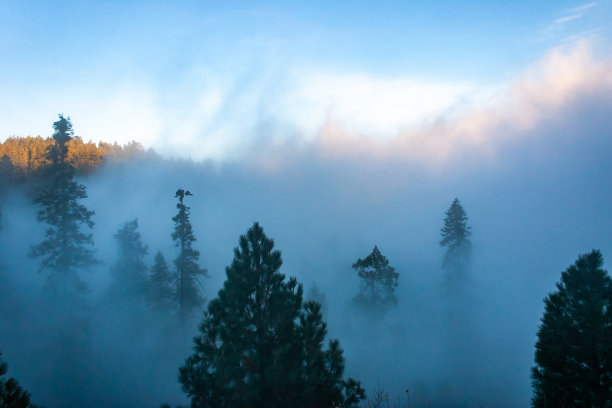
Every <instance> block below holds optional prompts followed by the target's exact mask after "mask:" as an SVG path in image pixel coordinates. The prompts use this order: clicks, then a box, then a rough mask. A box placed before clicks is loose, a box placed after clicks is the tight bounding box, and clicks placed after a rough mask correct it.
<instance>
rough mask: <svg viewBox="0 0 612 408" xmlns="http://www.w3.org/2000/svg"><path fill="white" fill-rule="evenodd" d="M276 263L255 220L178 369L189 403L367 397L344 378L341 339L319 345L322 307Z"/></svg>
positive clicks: (343, 401) (309, 406)
mask: <svg viewBox="0 0 612 408" xmlns="http://www.w3.org/2000/svg"><path fill="white" fill-rule="evenodd" d="M281 264H282V260H281V254H280V252H279V251H277V250H274V242H273V241H272V240H271V239H269V238H268V237H266V235H265V234H264V232H263V229H262V228H261V227H260V226H259V224H257V223H255V225H253V227H252V228H251V229H249V230H248V231H247V233H246V235H243V236H241V237H240V242H239V246H238V247H237V248H235V249H234V260H233V261H232V264H231V266H229V267H227V268H226V275H227V279H226V281H225V283H224V284H223V288H222V289H221V290H219V293H218V297H217V298H216V299H213V300H212V301H211V302H210V303H209V304H208V310H207V312H206V313H205V317H204V320H203V321H202V323H201V325H200V335H199V336H197V337H195V338H194V342H195V352H194V354H193V355H191V356H190V357H189V358H188V359H187V361H186V362H185V364H184V365H183V366H182V367H181V368H180V370H179V372H180V374H179V379H180V382H181V384H182V386H183V390H184V391H185V392H186V393H187V395H188V396H189V397H190V398H191V402H192V404H191V405H192V407H202V408H203V407H206V408H209V407H210V408H212V407H215V408H229V407H232V408H247V407H263V406H265V407H270V408H281V407H296V408H301V407H304V408H315V407H335V406H337V407H354V406H356V404H357V403H358V402H359V401H360V400H361V399H363V398H364V397H365V393H364V391H363V389H362V388H361V387H360V385H359V383H358V382H357V381H354V380H352V379H348V380H346V381H344V380H342V374H343V372H344V358H343V356H342V349H341V348H340V345H339V343H338V341H337V340H331V341H330V342H329V346H328V348H327V350H324V349H323V342H324V339H325V337H326V334H327V329H326V324H325V322H323V321H322V316H321V307H320V305H319V304H318V303H316V302H306V303H303V302H302V286H301V285H299V284H298V283H297V281H296V280H295V278H291V279H289V280H286V279H285V276H284V275H283V274H281V273H280V272H279V269H280V266H281Z"/></svg>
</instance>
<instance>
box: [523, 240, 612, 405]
mask: <svg viewBox="0 0 612 408" xmlns="http://www.w3.org/2000/svg"><path fill="white" fill-rule="evenodd" d="M602 265H603V257H602V255H601V253H600V252H599V251H597V250H594V251H592V252H591V253H589V254H586V255H581V256H579V257H578V259H577V260H576V262H575V263H574V264H573V265H572V266H570V267H569V268H567V269H566V270H565V271H564V272H563V273H561V281H560V282H559V283H557V290H556V291H555V292H553V293H551V294H550V295H548V297H546V299H544V304H545V310H544V316H543V317H542V324H541V325H540V328H539V330H538V340H537V342H536V346H535V348H536V351H535V363H536V365H535V367H533V368H532V372H531V376H532V379H533V383H532V384H533V391H534V397H533V401H532V403H533V406H534V407H536V408H544V407H584V408H586V407H598V408H599V407H601V408H604V407H609V406H612V280H611V279H610V276H609V275H608V273H607V271H606V270H604V269H602Z"/></svg>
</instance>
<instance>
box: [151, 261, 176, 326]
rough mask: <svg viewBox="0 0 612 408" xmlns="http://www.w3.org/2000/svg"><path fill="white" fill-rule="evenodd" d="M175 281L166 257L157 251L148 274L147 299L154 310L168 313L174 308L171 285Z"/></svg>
mask: <svg viewBox="0 0 612 408" xmlns="http://www.w3.org/2000/svg"><path fill="white" fill-rule="evenodd" d="M175 282H176V280H175V278H174V276H172V274H171V273H170V270H169V268H168V263H167V262H166V259H165V258H164V256H163V255H162V253H161V252H158V253H157V254H156V255H155V262H154V263H153V267H152V268H151V275H150V276H149V291H148V299H149V305H150V307H151V309H153V311H154V312H156V313H161V314H170V313H172V312H174V311H175V310H176V292H175V290H174V287H173V285H174V283H175Z"/></svg>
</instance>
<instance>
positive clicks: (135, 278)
mask: <svg viewBox="0 0 612 408" xmlns="http://www.w3.org/2000/svg"><path fill="white" fill-rule="evenodd" d="M113 237H114V238H115V239H116V240H117V243H118V244H119V259H118V260H117V262H116V263H115V265H114V266H113V267H112V269H111V276H112V277H113V282H112V283H111V287H110V292H111V294H112V295H114V296H119V297H121V298H124V299H130V300H144V298H145V296H146V290H147V265H146V264H145V262H144V257H145V255H146V254H147V247H146V245H143V244H142V239H141V237H140V233H139V232H138V220H137V219H134V220H132V221H128V222H126V223H125V224H123V227H121V228H120V229H119V230H118V231H117V233H115V234H114V235H113Z"/></svg>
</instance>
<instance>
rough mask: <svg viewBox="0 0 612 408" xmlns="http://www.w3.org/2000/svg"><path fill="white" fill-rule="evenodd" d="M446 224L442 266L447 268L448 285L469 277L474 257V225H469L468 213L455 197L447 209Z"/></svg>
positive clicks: (442, 243)
mask: <svg viewBox="0 0 612 408" xmlns="http://www.w3.org/2000/svg"><path fill="white" fill-rule="evenodd" d="M445 214H446V218H445V219H444V226H443V227H442V229H441V231H440V233H441V235H442V240H441V241H440V246H443V247H446V253H445V254H444V261H443V262H442V267H443V268H444V269H445V270H446V285H447V286H451V287H452V286H456V285H458V284H461V283H463V282H464V281H465V280H466V279H467V275H468V269H469V266H470V263H471V257H472V243H471V242H470V240H469V236H470V235H472V233H471V231H470V230H471V229H472V227H468V226H467V220H468V217H467V214H466V212H465V210H464V209H463V207H462V206H461V203H460V202H459V200H458V199H457V198H455V199H454V200H453V202H452V204H451V206H450V208H449V209H448V211H446V213H445Z"/></svg>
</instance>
